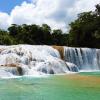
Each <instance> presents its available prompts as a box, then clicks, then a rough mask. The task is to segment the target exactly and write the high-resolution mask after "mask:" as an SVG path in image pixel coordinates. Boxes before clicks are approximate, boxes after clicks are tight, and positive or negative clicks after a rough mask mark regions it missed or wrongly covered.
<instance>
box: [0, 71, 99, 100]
mask: <svg viewBox="0 0 100 100" xmlns="http://www.w3.org/2000/svg"><path fill="white" fill-rule="evenodd" d="M99 98H100V72H90V73H79V74H71V75H60V76H49V77H44V78H43V77H41V78H39V77H38V78H36V77H21V78H16V79H0V100H99Z"/></svg>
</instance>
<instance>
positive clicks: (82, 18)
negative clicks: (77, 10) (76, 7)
mask: <svg viewBox="0 0 100 100" xmlns="http://www.w3.org/2000/svg"><path fill="white" fill-rule="evenodd" d="M70 27H71V29H70V32H69V45H70V46H78V47H92V48H100V5H96V10H95V11H94V12H92V11H90V12H83V13H81V14H79V15H78V19H76V20H75V21H74V22H72V23H71V24H70Z"/></svg>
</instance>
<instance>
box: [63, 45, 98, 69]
mask: <svg viewBox="0 0 100 100" xmlns="http://www.w3.org/2000/svg"><path fill="white" fill-rule="evenodd" d="M64 59H65V61H66V62H71V63H73V64H75V65H77V66H78V68H79V70H100V50H99V49H90V48H71V47H64Z"/></svg>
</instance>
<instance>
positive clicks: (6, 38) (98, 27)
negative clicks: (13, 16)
mask: <svg viewBox="0 0 100 100" xmlns="http://www.w3.org/2000/svg"><path fill="white" fill-rule="evenodd" d="M69 26H70V30H69V33H63V31H62V30H61V29H56V30H52V29H51V28H50V26H48V25H47V24H43V25H42V26H39V25H35V24H33V25H26V24H23V25H16V24H12V25H11V26H10V27H9V28H8V30H7V31H5V30H2V29H0V45H16V44H31V45H60V46H63V45H64V46H72V47H90V48H100V4H97V5H96V6H95V11H89V12H82V13H80V14H78V17H77V19H76V20H74V21H73V22H71V23H70V25H69Z"/></svg>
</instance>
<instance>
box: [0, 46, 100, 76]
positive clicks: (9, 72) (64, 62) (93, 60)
mask: <svg viewBox="0 0 100 100" xmlns="http://www.w3.org/2000/svg"><path fill="white" fill-rule="evenodd" d="M81 70H84V71H88V70H92V71H94V70H100V49H90V48H71V47H63V46H53V47H52V46H45V45H42V46H41V45H40V46H39V45H12V46H0V77H2V76H5V77H6V76H7V77H12V76H22V75H46V74H64V73H69V72H78V71H81Z"/></svg>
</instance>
